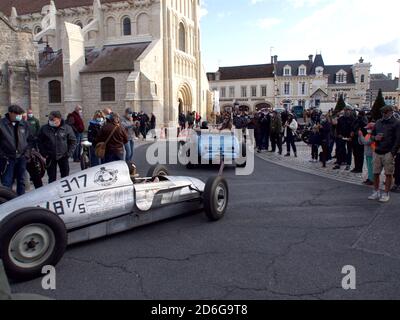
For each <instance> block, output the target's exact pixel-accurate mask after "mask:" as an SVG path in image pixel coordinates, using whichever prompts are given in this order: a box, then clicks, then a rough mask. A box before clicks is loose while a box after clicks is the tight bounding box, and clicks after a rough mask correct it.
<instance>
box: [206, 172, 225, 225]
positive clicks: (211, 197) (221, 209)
mask: <svg viewBox="0 0 400 320" xmlns="http://www.w3.org/2000/svg"><path fill="white" fill-rule="evenodd" d="M228 200H229V189H228V183H227V182H226V180H225V179H224V178H223V177H220V176H218V177H215V178H210V179H208V181H207V183H206V186H205V189H204V194H203V201H204V210H205V212H206V216H207V218H208V219H209V220H211V221H218V220H220V219H222V218H223V217H224V215H225V212H226V208H227V207H228Z"/></svg>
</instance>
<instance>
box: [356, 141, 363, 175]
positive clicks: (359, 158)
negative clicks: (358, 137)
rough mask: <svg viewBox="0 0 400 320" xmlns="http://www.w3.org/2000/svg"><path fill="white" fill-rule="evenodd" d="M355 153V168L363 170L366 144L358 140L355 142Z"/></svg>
mask: <svg viewBox="0 0 400 320" xmlns="http://www.w3.org/2000/svg"><path fill="white" fill-rule="evenodd" d="M353 155H354V166H355V167H354V170H356V171H360V172H361V171H363V168H364V146H362V145H360V144H359V143H358V142H357V143H354V144H353Z"/></svg>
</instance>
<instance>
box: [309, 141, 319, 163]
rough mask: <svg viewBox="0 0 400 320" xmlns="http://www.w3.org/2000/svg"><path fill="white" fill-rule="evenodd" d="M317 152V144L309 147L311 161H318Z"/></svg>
mask: <svg viewBox="0 0 400 320" xmlns="http://www.w3.org/2000/svg"><path fill="white" fill-rule="evenodd" d="M318 150H319V145H318V144H313V145H312V146H311V158H312V159H313V160H318V156H319V154H318Z"/></svg>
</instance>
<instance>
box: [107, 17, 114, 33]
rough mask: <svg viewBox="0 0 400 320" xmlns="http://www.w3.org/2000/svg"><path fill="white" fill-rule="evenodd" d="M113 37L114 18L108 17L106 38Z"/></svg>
mask: <svg viewBox="0 0 400 320" xmlns="http://www.w3.org/2000/svg"><path fill="white" fill-rule="evenodd" d="M113 37H115V19H114V18H113V17H109V18H108V19H107V38H113Z"/></svg>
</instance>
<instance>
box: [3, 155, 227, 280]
mask: <svg viewBox="0 0 400 320" xmlns="http://www.w3.org/2000/svg"><path fill="white" fill-rule="evenodd" d="M228 197H229V190H228V185H227V183H226V180H225V179H224V178H223V177H221V176H218V177H214V178H210V179H209V180H208V181H207V183H206V184H204V183H203V182H202V181H200V180H198V179H195V178H189V177H173V176H169V174H168V170H167V168H165V167H164V166H154V167H152V168H150V170H149V172H148V177H146V178H140V177H139V176H138V175H137V174H136V168H135V166H134V165H132V164H127V163H126V162H123V161H118V162H113V163H110V164H105V165H102V166H99V167H94V168H90V169H87V170H84V171H81V172H79V173H77V174H74V175H71V176H69V177H67V178H64V179H61V180H59V181H57V182H54V183H52V184H49V185H47V186H45V187H42V188H40V189H38V190H35V191H32V192H30V193H28V194H25V195H23V196H21V197H18V198H16V197H15V194H14V193H13V192H11V191H10V190H8V189H5V188H0V259H2V260H3V262H4V266H5V269H6V272H7V275H8V276H9V277H10V278H12V279H14V280H17V281H21V280H27V279H31V278H34V277H36V276H39V275H40V274H41V270H42V268H43V266H46V265H52V266H55V265H56V264H57V263H58V262H59V260H60V259H61V258H62V256H63V254H64V252H65V249H66V247H67V245H69V244H74V243H78V242H83V241H87V240H92V239H96V238H99V237H103V236H107V235H111V234H115V233H119V232H122V231H126V230H129V229H132V228H135V227H139V226H143V225H146V224H150V223H153V222H156V221H160V220H164V219H168V218H171V217H174V216H178V215H181V214H184V213H188V212H192V211H196V210H204V211H205V213H206V215H207V217H208V218H209V219H210V220H211V221H216V220H219V219H221V218H222V217H223V216H224V214H225V212H226V208H227V205H228Z"/></svg>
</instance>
